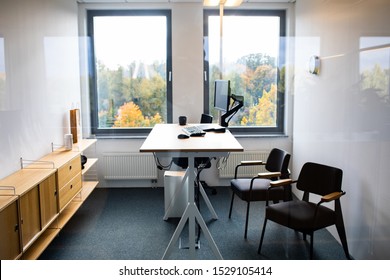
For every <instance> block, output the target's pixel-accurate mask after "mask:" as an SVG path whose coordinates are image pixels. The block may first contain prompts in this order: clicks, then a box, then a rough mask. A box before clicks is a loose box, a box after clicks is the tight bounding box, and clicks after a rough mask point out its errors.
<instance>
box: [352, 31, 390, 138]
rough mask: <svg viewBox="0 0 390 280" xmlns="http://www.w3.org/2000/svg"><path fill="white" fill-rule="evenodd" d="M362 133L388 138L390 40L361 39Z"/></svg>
mask: <svg viewBox="0 0 390 280" xmlns="http://www.w3.org/2000/svg"><path fill="white" fill-rule="evenodd" d="M359 59H360V91H359V92H360V94H359V95H358V96H357V100H356V102H357V105H358V106H357V108H358V110H359V115H360V116H361V120H362V121H361V122H360V123H359V126H360V127H359V128H360V131H365V132H371V133H375V134H377V135H380V136H384V135H388V134H389V132H388V129H389V125H390V113H389V112H390V93H389V90H390V37H362V38H360V57H359Z"/></svg>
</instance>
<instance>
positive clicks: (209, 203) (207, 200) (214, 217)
mask: <svg viewBox="0 0 390 280" xmlns="http://www.w3.org/2000/svg"><path fill="white" fill-rule="evenodd" d="M199 184H200V186H199V190H200V193H201V195H202V197H203V199H204V201H205V202H206V205H207V208H209V210H210V212H211V214H212V215H213V219H214V220H218V215H217V213H216V212H215V210H214V207H213V205H212V204H211V202H210V200H209V197H208V196H207V194H206V191H205V190H204V188H203V186H202V183H200V182H199Z"/></svg>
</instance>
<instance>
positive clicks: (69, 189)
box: [59, 173, 81, 210]
mask: <svg viewBox="0 0 390 280" xmlns="http://www.w3.org/2000/svg"><path fill="white" fill-rule="evenodd" d="M80 190H81V173H79V174H78V175H77V176H75V177H74V178H73V179H72V180H71V181H70V182H69V183H67V184H66V185H65V186H63V187H62V188H61V189H60V191H59V202H60V209H61V210H62V208H64V206H66V204H67V203H68V202H69V201H70V200H71V199H72V198H73V197H74V196H75V195H76V194H77V193H78V192H79V191H80Z"/></svg>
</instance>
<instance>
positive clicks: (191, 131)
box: [183, 126, 206, 137]
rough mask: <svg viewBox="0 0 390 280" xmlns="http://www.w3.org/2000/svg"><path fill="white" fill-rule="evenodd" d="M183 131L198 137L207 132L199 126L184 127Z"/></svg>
mask: <svg viewBox="0 0 390 280" xmlns="http://www.w3.org/2000/svg"><path fill="white" fill-rule="evenodd" d="M183 131H184V133H185V134H187V135H189V136H191V137H197V136H203V135H205V134H206V132H204V131H203V130H202V129H201V128H199V127H197V126H187V127H183Z"/></svg>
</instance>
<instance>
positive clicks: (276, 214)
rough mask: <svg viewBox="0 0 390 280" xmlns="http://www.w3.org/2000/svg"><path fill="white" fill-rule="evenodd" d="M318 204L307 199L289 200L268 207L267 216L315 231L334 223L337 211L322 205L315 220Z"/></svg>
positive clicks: (279, 222) (273, 219) (289, 225)
mask: <svg viewBox="0 0 390 280" xmlns="http://www.w3.org/2000/svg"><path fill="white" fill-rule="evenodd" d="M316 207H317V206H316V204H315V203H312V202H306V201H288V202H284V203H278V204H273V205H270V206H268V207H267V208H266V218H267V219H269V220H272V221H274V222H276V223H278V224H281V225H284V226H286V227H289V228H292V229H295V230H298V231H315V230H317V229H321V228H325V227H328V226H330V225H333V224H334V223H335V221H336V213H335V212H334V211H333V210H332V209H329V208H328V207H325V206H322V205H320V206H319V207H318V209H317V216H316V219H315V220H314V215H315V209H316Z"/></svg>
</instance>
